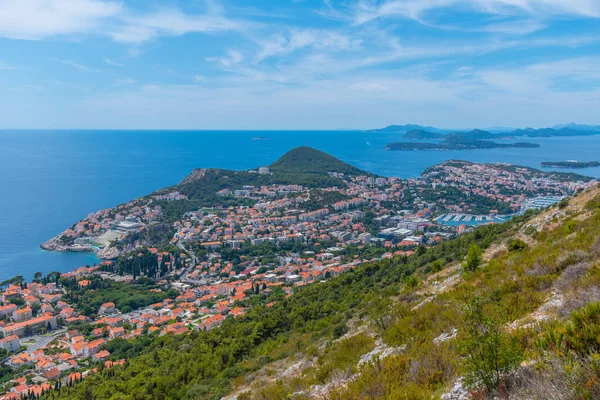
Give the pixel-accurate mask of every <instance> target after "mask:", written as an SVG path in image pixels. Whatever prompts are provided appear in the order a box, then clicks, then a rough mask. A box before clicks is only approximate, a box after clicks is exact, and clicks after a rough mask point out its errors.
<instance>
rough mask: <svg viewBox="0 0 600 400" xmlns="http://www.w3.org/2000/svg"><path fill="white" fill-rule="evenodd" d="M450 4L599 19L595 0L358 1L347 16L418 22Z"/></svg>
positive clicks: (502, 11) (361, 20)
mask: <svg viewBox="0 0 600 400" xmlns="http://www.w3.org/2000/svg"><path fill="white" fill-rule="evenodd" d="M450 7H452V9H453V10H456V9H461V8H462V9H470V10H473V11H479V12H483V13H487V14H498V15H505V16H536V17H544V16H558V17H564V16H579V17H591V18H600V2H599V1H597V0H387V1H384V2H382V3H376V2H374V1H368V0H360V1H359V2H358V3H356V4H355V6H354V7H353V9H352V11H351V14H349V15H348V18H351V19H352V20H353V21H354V23H355V24H358V25H360V24H364V23H367V22H369V21H372V20H375V19H378V18H386V17H401V18H408V19H415V20H419V21H422V20H423V18H424V16H425V14H426V13H428V12H430V11H434V10H441V9H449V8H450Z"/></svg>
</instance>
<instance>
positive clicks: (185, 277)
mask: <svg viewBox="0 0 600 400" xmlns="http://www.w3.org/2000/svg"><path fill="white" fill-rule="evenodd" d="M177 247H179V248H180V249H181V250H182V251H183V252H185V254H187V255H188V256H189V257H190V258H191V259H192V263H191V264H190V266H189V267H187V268H186V269H185V271H183V275H181V278H180V279H179V280H180V281H181V282H185V283H188V284H190V285H201V284H202V282H200V281H196V280H193V279H189V278H188V274H189V273H190V272H191V271H192V270H193V269H194V268H195V267H196V262H197V258H196V255H195V254H194V253H193V252H191V251H188V250H187V249H186V248H185V246H184V245H183V243H181V241H179V242H177Z"/></svg>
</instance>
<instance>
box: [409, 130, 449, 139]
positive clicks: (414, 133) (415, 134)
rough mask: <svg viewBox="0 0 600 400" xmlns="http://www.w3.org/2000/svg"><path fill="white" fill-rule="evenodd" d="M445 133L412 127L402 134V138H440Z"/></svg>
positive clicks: (443, 136)
mask: <svg viewBox="0 0 600 400" xmlns="http://www.w3.org/2000/svg"><path fill="white" fill-rule="evenodd" d="M445 137H446V135H444V134H443V133H436V132H429V131H424V130H422V129H413V130H411V131H408V132H406V133H405V134H404V135H402V138H403V139H411V140H421V139H442V138H445Z"/></svg>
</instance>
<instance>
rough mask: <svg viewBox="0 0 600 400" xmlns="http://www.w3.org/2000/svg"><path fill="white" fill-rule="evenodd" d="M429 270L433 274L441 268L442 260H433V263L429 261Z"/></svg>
mask: <svg viewBox="0 0 600 400" xmlns="http://www.w3.org/2000/svg"><path fill="white" fill-rule="evenodd" d="M429 270H430V271H431V273H433V274H435V273H436V272H440V271H441V270H442V262H441V261H440V260H435V261H434V262H433V263H431V268H430V269H429Z"/></svg>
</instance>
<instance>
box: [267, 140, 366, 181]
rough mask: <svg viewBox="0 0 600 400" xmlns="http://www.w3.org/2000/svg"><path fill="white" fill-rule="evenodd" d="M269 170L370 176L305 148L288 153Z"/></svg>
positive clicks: (335, 159)
mask: <svg viewBox="0 0 600 400" xmlns="http://www.w3.org/2000/svg"><path fill="white" fill-rule="evenodd" d="M270 168H271V170H272V171H273V172H280V173H299V174H320V175H327V173H329V172H338V173H343V174H345V175H350V176H354V175H371V174H370V173H369V172H365V171H361V170H360V169H358V168H356V167H353V166H352V165H350V164H346V163H345V162H343V161H341V160H339V159H337V158H335V157H333V156H331V155H329V154H327V153H324V152H322V151H320V150H317V149H313V148H312V147H307V146H301V147H296V148H295V149H292V150H290V151H288V152H287V153H285V154H284V155H283V156H282V157H281V158H280V159H279V160H277V161H275V162H274V163H273V164H271V166H270Z"/></svg>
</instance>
